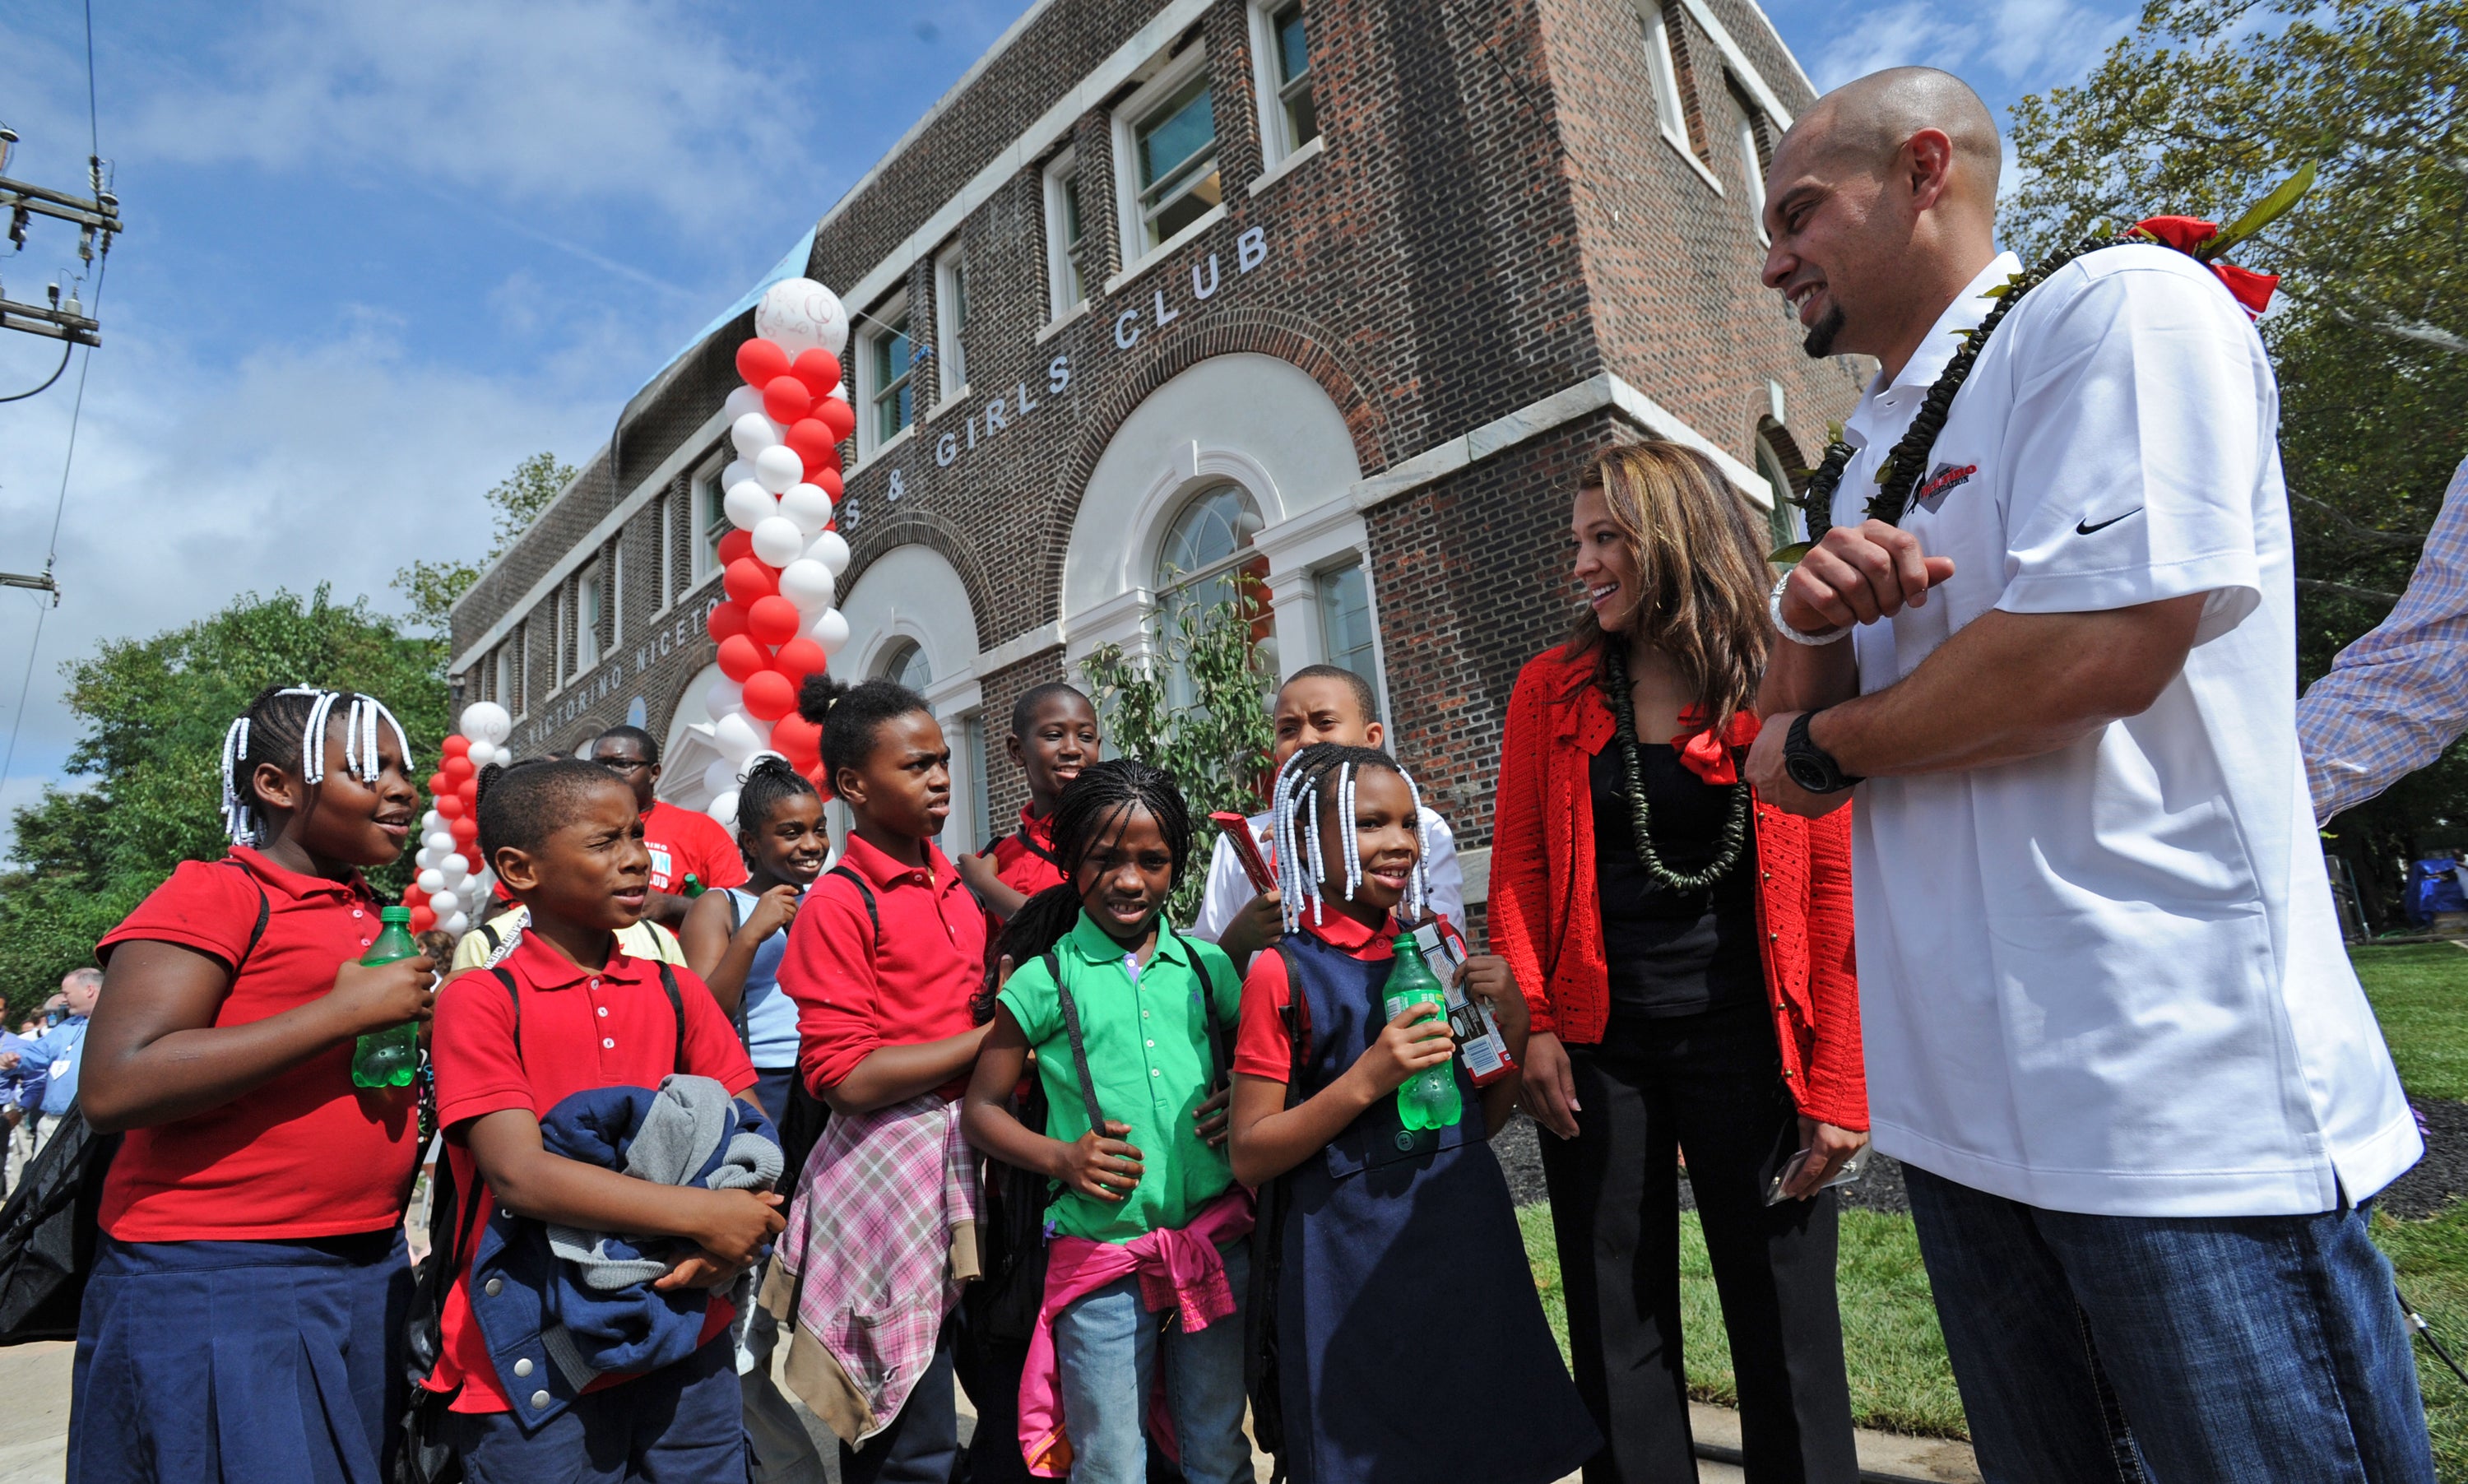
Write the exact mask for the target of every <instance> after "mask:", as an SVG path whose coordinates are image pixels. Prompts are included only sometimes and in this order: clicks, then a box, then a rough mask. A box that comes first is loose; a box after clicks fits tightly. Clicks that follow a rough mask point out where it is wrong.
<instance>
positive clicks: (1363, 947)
mask: <svg viewBox="0 0 2468 1484" xmlns="http://www.w3.org/2000/svg"><path fill="white" fill-rule="evenodd" d="M1320 916H1321V918H1322V921H1321V922H1319V923H1316V924H1314V922H1313V921H1312V920H1311V913H1310V911H1309V910H1308V909H1306V910H1305V912H1304V914H1303V931H1305V932H1307V933H1309V934H1311V935H1312V936H1313V937H1314V938H1317V939H1318V940H1319V941H1321V942H1322V943H1325V944H1327V945H1329V946H1330V947H1337V948H1343V949H1344V950H1345V951H1346V952H1348V953H1350V954H1352V955H1353V956H1355V957H1356V958H1359V959H1360V960H1362V961H1363V962H1364V963H1366V964H1383V963H1386V962H1387V961H1388V960H1390V959H1392V958H1395V957H1396V956H1397V950H1396V948H1395V947H1393V946H1392V945H1393V944H1394V941H1395V939H1396V937H1397V920H1396V918H1394V917H1393V916H1392V917H1391V918H1389V919H1388V921H1387V923H1386V924H1385V925H1383V926H1382V927H1381V928H1380V929H1379V930H1378V931H1377V932H1374V931H1373V930H1372V929H1370V928H1368V927H1365V926H1363V925H1361V924H1360V923H1358V922H1356V921H1355V920H1354V919H1352V918H1350V917H1347V916H1345V915H1344V914H1343V913H1341V912H1333V911H1330V912H1322V913H1321V914H1320ZM1440 932H1441V933H1442V934H1443V935H1444V936H1446V937H1447V939H1448V941H1449V946H1450V947H1453V948H1454V949H1456V951H1457V952H1459V953H1463V952H1465V950H1466V946H1465V938H1464V937H1463V936H1462V935H1460V934H1459V933H1458V932H1457V928H1456V925H1455V924H1454V923H1451V922H1450V921H1449V920H1448V919H1447V918H1445V917H1444V918H1441V919H1440ZM1431 971H1432V972H1433V973H1439V972H1441V969H1440V966H1439V965H1437V964H1434V965H1432V966H1431ZM1292 997H1293V987H1292V986H1291V984H1289V983H1288V982H1287V980H1286V957H1285V955H1284V954H1282V953H1279V952H1278V951H1277V950H1276V949H1274V948H1268V949H1266V950H1264V951H1262V952H1258V953H1254V954H1252V955H1251V967H1250V969H1249V970H1246V971H1245V973H1244V975H1243V1018H1242V1019H1241V1021H1240V1022H1238V1023H1237V1025H1236V1027H1235V1031H1234V1070H1236V1071H1238V1072H1241V1073H1243V1074H1244V1075H1245V1076H1246V1077H1268V1078H1273V1079H1274V1080H1276V1081H1278V1082H1284V1081H1286V1080H1288V1078H1290V1077H1291V1075H1292V1071H1293V1048H1292V1047H1291V1044H1289V1043H1288V1041H1287V1039H1286V1023H1285V1021H1283V1020H1282V1019H1280V1018H1278V1017H1279V1016H1281V1015H1282V1014H1283V1013H1284V1011H1285V1008H1286V1005H1287V1003H1288V1002H1289V1001H1290V1000H1291V998H1292ZM1384 1023H1385V1021H1384V1019H1383V1024H1384Z"/></svg>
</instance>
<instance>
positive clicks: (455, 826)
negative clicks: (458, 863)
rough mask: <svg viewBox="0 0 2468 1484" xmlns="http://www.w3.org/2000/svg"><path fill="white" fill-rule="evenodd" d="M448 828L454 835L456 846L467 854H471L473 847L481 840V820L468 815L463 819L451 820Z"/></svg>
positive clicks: (448, 831)
mask: <svg viewBox="0 0 2468 1484" xmlns="http://www.w3.org/2000/svg"><path fill="white" fill-rule="evenodd" d="M446 832H447V833H450V834H452V835H453V836H454V844H455V847H456V848H457V849H459V850H460V851H462V852H463V854H464V855H465V856H469V855H470V854H471V847H472V846H474V845H476V844H478V843H479V841H480V822H479V821H478V820H476V819H472V818H470V817H468V815H467V816H466V817H464V818H461V819H456V820H449V821H448V822H447V823H446Z"/></svg>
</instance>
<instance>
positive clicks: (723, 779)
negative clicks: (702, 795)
mask: <svg viewBox="0 0 2468 1484" xmlns="http://www.w3.org/2000/svg"><path fill="white" fill-rule="evenodd" d="M702 786H703V788H705V789H706V790H707V791H709V793H710V794H711V796H712V797H713V798H718V797H720V795H721V794H723V793H726V792H727V791H728V790H729V789H731V788H736V787H737V768H736V766H735V765H733V764H731V763H730V762H729V761H728V760H727V759H726V758H714V759H712V760H711V763H710V765H707V766H706V767H704V768H703V770H702Z"/></svg>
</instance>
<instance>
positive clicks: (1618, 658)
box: [1602, 634, 1748, 892]
mask: <svg viewBox="0 0 2468 1484" xmlns="http://www.w3.org/2000/svg"><path fill="white" fill-rule="evenodd" d="M1603 661H1604V663H1603V679H1602V687H1603V695H1604V697H1605V698H1606V699H1607V700H1609V701H1610V702H1611V733H1612V736H1613V737H1615V738H1616V739H1617V740H1618V742H1619V750H1620V772H1621V778H1622V782H1623V783H1624V784H1625V786H1626V791H1627V793H1628V822H1629V829H1630V830H1631V831H1632V832H1633V833H1634V834H1635V836H1636V859H1637V864H1639V865H1641V866H1643V867H1645V874H1646V875H1647V876H1648V877H1649V878H1651V879H1653V880H1654V883H1655V884H1656V885H1657V886H1660V887H1662V888H1663V889H1664V890H1666V891H1676V892H1692V891H1703V890H1704V889H1705V888H1706V887H1708V886H1711V885H1713V884H1714V883H1715V882H1716V881H1719V880H1721V879H1723V878H1725V877H1726V876H1728V875H1730V874H1731V868H1732V867H1733V866H1735V865H1737V864H1739V861H1740V852H1741V850H1742V848H1743V847H1744V846H1746V845H1747V843H1748V780H1747V779H1745V778H1743V779H1740V780H1739V781H1737V782H1736V783H1734V784H1732V785H1731V815H1730V818H1728V819H1726V820H1725V821H1724V823H1723V835H1722V838H1721V840H1720V841H1719V842H1717V844H1716V846H1715V850H1714V859H1713V861H1712V863H1710V864H1709V865H1707V866H1706V867H1705V869H1704V870H1702V871H1692V872H1689V873H1688V874H1686V875H1684V876H1683V875H1681V874H1680V873H1679V872H1677V871H1674V870H1672V869H1671V868H1670V867H1669V866H1666V865H1664V864H1663V863H1662V856H1660V855H1659V854H1658V853H1657V852H1656V850H1655V848H1654V828H1653V820H1652V818H1651V817H1650V815H1649V813H1648V811H1647V809H1646V804H1645V769H1644V766H1643V765H1641V764H1640V763H1639V762H1638V761H1637V742H1636V708H1635V706H1634V704H1632V703H1631V701H1630V691H1631V686H1630V683H1629V678H1628V646H1627V645H1626V644H1624V643H1622V642H1621V641H1620V636H1619V635H1617V634H1606V635H1604V639H1603Z"/></svg>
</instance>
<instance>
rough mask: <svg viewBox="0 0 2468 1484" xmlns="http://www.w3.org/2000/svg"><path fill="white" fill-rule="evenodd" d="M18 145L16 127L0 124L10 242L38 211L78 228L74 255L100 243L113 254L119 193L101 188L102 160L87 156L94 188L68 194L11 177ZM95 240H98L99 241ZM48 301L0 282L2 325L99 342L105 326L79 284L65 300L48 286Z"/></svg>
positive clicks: (87, 253) (18, 242) (0, 199)
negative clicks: (29, 300)
mask: <svg viewBox="0 0 2468 1484" xmlns="http://www.w3.org/2000/svg"><path fill="white" fill-rule="evenodd" d="M16 145H17V131H16V130H14V129H12V128H10V127H8V126H6V125H0V211H5V212H7V213H8V214H9V241H10V244H11V247H12V248H14V249H23V248H24V247H25V245H26V229H27V227H28V225H29V224H30V223H31V222H32V220H33V218H34V217H54V218H56V219H57V220H60V221H66V222H73V223H75V224H76V226H77V229H78V258H79V260H80V262H83V263H93V262H94V261H95V258H96V256H97V251H98V248H100V252H101V255H102V256H103V257H106V258H107V257H109V256H110V255H111V240H112V238H113V237H114V236H116V235H117V234H118V233H119V231H120V198H119V197H118V196H115V195H113V194H111V193H110V192H108V191H106V190H104V189H103V161H102V160H101V159H100V158H99V157H97V156H94V155H88V156H86V182H87V188H88V190H89V191H90V192H91V193H92V194H88V195H71V194H68V193H67V192H64V191H54V190H50V189H48V188H46V187H43V186H37V185H32V184H29V183H28V182H26V181H22V180H12V179H11V178H10V177H9V176H8V174H7V173H6V171H8V168H9V156H10V154H11V152H12V151H13V150H14V149H15V148H16ZM98 240H99V241H98ZM47 298H48V299H49V301H50V302H49V303H48V304H47V305H38V304H23V303H19V302H18V301H16V300H14V299H11V298H10V297H9V295H8V291H7V290H6V288H5V287H0V330H15V331H24V332H25V333H27V334H31V335H46V336H49V337H50V338H52V339H55V340H61V341H66V342H67V343H68V344H70V345H83V346H96V345H101V344H102V343H103V327H102V325H100V324H99V323H97V322H96V321H95V320H94V319H92V318H90V317H89V316H88V315H87V314H86V312H85V306H84V305H82V304H80V302H79V301H78V295H77V288H76V286H75V285H71V286H70V288H69V295H68V300H67V302H66V303H62V302H61V299H60V285H58V284H57V283H55V284H53V285H50V287H49V289H48V290H47Z"/></svg>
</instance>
